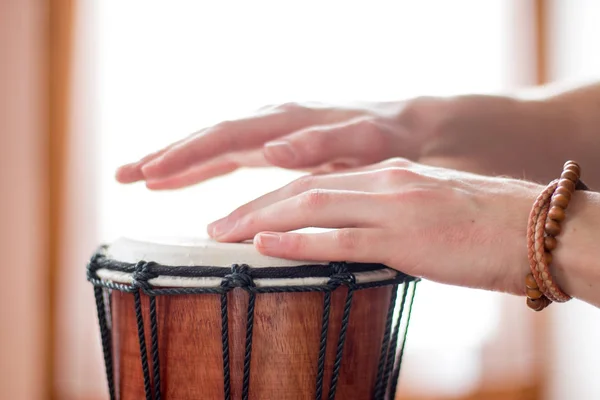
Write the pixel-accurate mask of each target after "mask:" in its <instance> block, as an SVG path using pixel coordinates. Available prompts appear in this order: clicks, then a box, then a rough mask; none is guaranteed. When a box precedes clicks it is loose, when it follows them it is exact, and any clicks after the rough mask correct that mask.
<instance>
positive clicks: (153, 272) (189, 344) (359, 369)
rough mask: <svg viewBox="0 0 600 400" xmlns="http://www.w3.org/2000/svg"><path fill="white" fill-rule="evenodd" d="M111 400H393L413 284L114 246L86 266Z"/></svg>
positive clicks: (222, 250) (234, 248) (185, 248)
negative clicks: (95, 306)
mask: <svg viewBox="0 0 600 400" xmlns="http://www.w3.org/2000/svg"><path fill="white" fill-rule="evenodd" d="M87 273H88V280H89V281H90V282H91V283H92V284H93V285H94V291H95V296H96V303H97V312H98V319H99V325H100V333H101V338H102V347H103V352H104V361H105V367H106V377H107V380H108V389H109V393H110V398H111V399H120V400H132V399H133V400H139V399H143V398H145V399H148V400H152V399H155V400H159V399H167V400H174V399H176V400H188V399H189V400H191V399H193V400H197V399H231V398H233V399H240V398H241V399H323V398H328V399H334V398H337V399H388V398H389V399H393V397H394V394H395V392H396V385H397V381H398V376H399V373H400V367H401V363H402V355H403V351H404V347H405V342H406V331H407V329H408V322H409V321H410V310H411V306H412V301H413V299H414V294H415V289H416V282H417V280H415V279H414V278H412V277H410V276H407V275H404V274H402V273H400V272H397V271H395V270H392V269H390V268H387V267H386V266H384V265H381V264H364V263H360V264H358V263H344V262H327V263H315V262H297V261H296V262H295V261H289V260H282V259H276V258H270V257H265V256H263V255H261V254H260V253H258V252H257V251H256V250H255V248H254V246H252V245H251V244H222V243H216V242H212V241H208V240H196V241H191V242H189V241H188V242H184V241H179V242H178V243H167V242H163V243H156V242H146V241H136V240H132V239H119V240H117V241H116V242H114V243H113V244H111V245H109V246H103V247H101V248H100V249H99V250H98V251H97V253H96V254H95V255H94V256H93V258H92V259H91V261H90V263H89V264H88V270H87Z"/></svg>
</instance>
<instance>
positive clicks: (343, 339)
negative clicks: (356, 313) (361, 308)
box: [329, 286, 354, 400]
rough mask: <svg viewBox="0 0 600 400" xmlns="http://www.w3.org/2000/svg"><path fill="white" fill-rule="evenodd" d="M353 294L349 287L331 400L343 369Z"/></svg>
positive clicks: (333, 374) (335, 363) (336, 354)
mask: <svg viewBox="0 0 600 400" xmlns="http://www.w3.org/2000/svg"><path fill="white" fill-rule="evenodd" d="M353 294H354V289H353V288H352V287H351V286H349V287H348V295H347V296H346V304H345V305H344V315H343V317H342V326H341V328H340V336H339V338H338V344H337V349H336V353H335V362H334V363H333V373H332V376H331V385H330V386H329V400H333V399H335V391H336V390H337V382H338V378H339V375H340V369H341V367H342V355H343V353H344V343H345V342H346V330H347V329H348V321H349V319H350V307H351V306H352V296H353Z"/></svg>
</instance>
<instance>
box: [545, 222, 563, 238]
mask: <svg viewBox="0 0 600 400" xmlns="http://www.w3.org/2000/svg"><path fill="white" fill-rule="evenodd" d="M544 229H545V230H546V233H547V234H548V235H550V236H558V235H560V224H559V223H558V222H556V221H552V220H550V221H547V222H546V225H545V226H544Z"/></svg>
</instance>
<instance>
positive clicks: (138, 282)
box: [87, 247, 419, 400]
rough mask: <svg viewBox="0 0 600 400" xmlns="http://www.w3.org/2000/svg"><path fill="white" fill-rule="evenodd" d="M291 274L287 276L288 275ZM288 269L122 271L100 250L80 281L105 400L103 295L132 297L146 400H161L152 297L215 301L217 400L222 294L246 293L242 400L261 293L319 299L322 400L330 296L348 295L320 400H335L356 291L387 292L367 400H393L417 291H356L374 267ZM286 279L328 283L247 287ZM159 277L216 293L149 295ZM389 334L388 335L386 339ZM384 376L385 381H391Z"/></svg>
mask: <svg viewBox="0 0 600 400" xmlns="http://www.w3.org/2000/svg"><path fill="white" fill-rule="evenodd" d="M291 268H293V269H291ZM291 268H287V270H286V268H254V269H253V268H251V267H250V266H248V265H244V264H233V265H232V266H231V267H230V268H225V267H173V266H162V265H159V264H157V263H154V262H144V261H140V262H138V263H136V264H129V263H123V262H118V261H115V260H111V259H109V258H107V257H106V247H101V248H100V249H99V250H98V252H97V253H96V254H95V255H94V256H93V257H92V259H91V260H90V262H89V263H88V266H87V279H88V281H90V282H91V283H92V284H93V285H94V286H95V287H94V291H95V298H96V306H97V311H98V320H99V325H100V333H101V339H102V349H103V353H104V363H105V370H106V375H107V380H108V390H109V395H110V398H111V400H113V399H116V396H115V387H114V376H113V365H112V363H113V362H112V339H111V332H110V328H109V324H110V318H111V313H110V309H109V310H108V313H107V312H106V310H107V308H106V304H105V300H104V296H103V291H105V290H109V291H110V290H118V291H121V292H125V293H133V295H134V307H135V315H136V322H137V328H138V340H139V345H140V355H141V357H140V360H141V367H142V373H143V377H144V390H145V394H146V400H153V399H154V400H160V398H161V391H160V368H159V365H160V361H159V351H158V343H159V340H158V321H157V315H156V308H157V306H156V296H159V295H181V294H220V297H221V332H222V335H221V339H222V355H223V385H224V386H223V388H224V389H223V398H224V399H227V400H229V399H230V398H231V381H230V380H231V374H230V363H229V321H228V301H227V294H228V292H229V291H231V290H233V289H235V288H239V289H243V290H245V291H247V292H248V296H249V298H248V307H247V314H246V338H245V340H246V343H245V351H244V370H243V379H242V399H243V400H247V399H248V398H249V390H250V365H251V355H252V335H253V327H254V309H255V299H256V294H260V293H284V292H323V294H324V297H323V315H322V323H321V332H320V344H319V354H318V359H317V378H316V385H315V399H317V400H320V399H322V395H323V393H322V392H323V380H324V375H325V356H326V349H327V333H328V328H329V316H330V309H331V293H332V291H334V290H336V289H337V288H339V287H340V286H346V287H347V294H346V300H345V303H344V309H343V314H342V318H341V325H340V332H339V335H338V340H337V346H336V351H335V360H334V363H333V367H332V373H331V381H330V385H329V392H328V394H327V398H328V399H329V400H333V399H335V394H336V390H337V384H338V379H339V373H340V369H341V366H342V356H343V353H344V344H345V340H346V332H347V328H348V325H349V319H350V312H351V307H352V299H353V294H354V292H355V291H356V290H360V289H367V288H375V287H382V286H389V285H393V291H392V296H391V299H390V303H389V307H388V313H387V318H386V322H385V328H384V335H383V338H382V344H381V353H380V358H379V364H378V371H377V380H376V386H375V390H374V399H376V400H383V399H387V398H389V399H393V397H394V394H395V392H396V387H397V381H398V378H399V374H400V366H401V363H402V358H403V354H404V349H405V345H406V338H407V331H408V324H409V322H410V315H411V311H412V304H413V302H414V296H415V292H416V284H417V282H418V281H419V280H418V279H415V278H413V277H410V276H408V275H405V274H402V273H400V272H398V273H397V274H396V276H395V277H394V278H393V279H386V280H382V281H375V282H363V283H357V280H356V275H355V274H356V273H359V272H365V271H375V270H381V269H383V268H387V267H385V266H383V265H381V264H349V263H345V262H332V263H329V264H328V265H307V266H298V267H291ZM101 269H108V270H112V271H119V272H127V273H131V274H132V275H131V284H123V283H118V282H112V281H109V280H106V279H101V278H100V277H99V276H98V271H99V270H101ZM290 271H293V273H294V275H295V276H321V277H324V276H327V277H328V278H329V279H328V281H327V283H326V284H325V285H308V286H281V287H277V286H275V287H270V286H265V287H257V286H256V285H255V283H254V279H257V278H261V279H263V278H281V277H284V276H286V274H288V275H289V273H290ZM159 276H193V277H203V276H211V277H221V278H222V280H221V283H220V286H219V287H200V288H198V287H192V288H187V287H186V288H162V287H154V286H153V285H152V284H151V283H150V282H149V281H150V280H152V279H155V278H157V277H159ZM400 284H402V286H403V293H402V301H401V304H400V308H399V310H398V312H397V316H396V318H394V313H395V309H396V299H397V291H398V288H399V285H400ZM409 289H412V295H411V296H410V300H409V302H408V305H407V294H408V291H409ZM141 294H145V295H147V296H148V297H149V314H150V330H151V332H150V334H151V343H150V352H151V359H152V363H151V364H152V378H151V373H150V365H149V364H150V363H149V362H148V355H147V348H146V340H145V332H144V320H143V313H142V302H141ZM405 308H408V314H407V315H408V316H407V319H406V321H405V322H404V324H403V323H402V318H403V311H404V309H405ZM392 327H393V332H392ZM401 328H403V333H402V344H401V347H400V353H399V354H398V355H396V349H397V344H398V339H399V337H400V330H401ZM390 376H391V377H392V379H391V380H390Z"/></svg>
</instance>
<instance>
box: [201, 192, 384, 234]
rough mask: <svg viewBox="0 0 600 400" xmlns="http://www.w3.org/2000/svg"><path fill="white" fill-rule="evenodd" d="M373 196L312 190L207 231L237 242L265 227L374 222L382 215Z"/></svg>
mask: <svg viewBox="0 0 600 400" xmlns="http://www.w3.org/2000/svg"><path fill="white" fill-rule="evenodd" d="M375 197H376V195H375V194H371V193H365V192H351V191H333V190H311V191H308V192H305V193H302V194H301V195H298V196H295V197H291V198H289V199H285V200H283V201H280V202H277V203H275V204H272V205H270V206H267V207H264V208H261V209H259V210H256V211H253V212H250V213H248V214H246V215H244V216H242V217H240V218H229V219H225V220H224V221H220V222H218V223H215V224H214V225H212V226H211V227H210V228H209V234H210V235H211V236H212V237H214V238H216V239H218V240H220V241H228V242H229V241H233V242H237V241H241V240H246V239H251V238H252V237H254V235H256V234H257V233H258V232H261V231H266V230H270V231H280V232H284V231H291V230H296V229H303V228H310V227H316V228H340V227H359V226H360V227H370V226H376V225H377V223H378V221H380V220H381V219H382V218H384V216H383V215H382V209H381V207H379V208H375V207H373V205H374V198H375Z"/></svg>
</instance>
